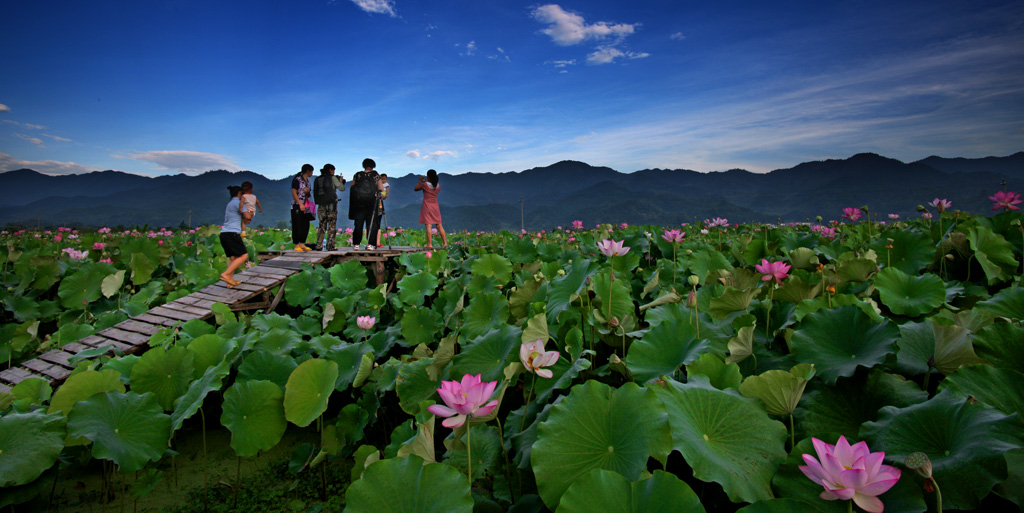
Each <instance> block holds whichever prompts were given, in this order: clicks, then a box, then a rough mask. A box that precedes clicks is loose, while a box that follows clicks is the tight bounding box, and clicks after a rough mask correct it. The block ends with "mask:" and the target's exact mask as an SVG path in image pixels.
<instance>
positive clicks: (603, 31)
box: [531, 4, 650, 64]
mask: <svg viewBox="0 0 1024 513" xmlns="http://www.w3.org/2000/svg"><path fill="white" fill-rule="evenodd" d="M531 14H532V16H533V18H534V19H535V20H537V21H539V22H541V23H545V24H548V25H549V26H548V28H546V29H544V30H541V32H542V33H544V34H547V35H548V36H550V37H551V40H552V41H553V42H554V43H555V44H557V45H559V46H573V45H578V44H581V43H597V44H598V46H597V47H596V48H595V50H594V51H593V52H591V53H590V54H589V55H588V56H587V64H610V63H612V62H615V60H616V59H618V58H620V57H625V58H629V59H642V58H644V57H648V56H649V55H650V54H648V53H646V52H630V51H623V50H620V49H619V48H617V47H618V45H619V44H621V43H622V42H623V40H624V39H625V38H626V37H627V36H629V35H631V34H633V33H634V32H635V31H636V28H637V27H638V26H639V24H635V23H611V22H606V21H599V22H596V23H587V22H586V20H584V19H583V16H580V15H579V14H576V13H574V12H568V11H566V10H565V9H562V7H561V6H559V5H556V4H548V5H542V6H540V7H538V8H536V9H534V10H533V12H532V13H531Z"/></svg>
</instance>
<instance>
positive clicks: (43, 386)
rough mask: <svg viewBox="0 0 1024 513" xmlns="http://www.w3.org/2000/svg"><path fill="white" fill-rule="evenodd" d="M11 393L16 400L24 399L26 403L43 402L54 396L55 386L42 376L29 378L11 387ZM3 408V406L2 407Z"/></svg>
mask: <svg viewBox="0 0 1024 513" xmlns="http://www.w3.org/2000/svg"><path fill="white" fill-rule="evenodd" d="M10 394H11V395H12V396H13V397H14V400H15V401H24V402H25V403H26V404H29V405H32V404H43V403H45V402H46V401H49V400H50V397H52V396H53V387H51V386H50V382H49V381H47V380H45V379H42V378H28V379H26V380H24V381H22V382H21V383H18V384H17V385H14V387H13V388H11V392H10ZM0 409H2V408H0Z"/></svg>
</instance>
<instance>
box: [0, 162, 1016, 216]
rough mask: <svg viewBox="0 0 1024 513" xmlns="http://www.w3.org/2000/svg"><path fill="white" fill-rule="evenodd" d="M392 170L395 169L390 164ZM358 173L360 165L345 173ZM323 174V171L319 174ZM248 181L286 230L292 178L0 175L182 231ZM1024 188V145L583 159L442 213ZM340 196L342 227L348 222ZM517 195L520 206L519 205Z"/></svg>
mask: <svg viewBox="0 0 1024 513" xmlns="http://www.w3.org/2000/svg"><path fill="white" fill-rule="evenodd" d="M382 171H385V172H386V170H382ZM342 174H343V175H344V176H345V177H346V178H347V179H351V178H352V175H353V173H352V172H343V173H342ZM314 176H316V174H314ZM245 180H248V181H251V182H253V184H254V188H255V193H256V195H257V197H259V198H260V203H261V204H262V206H263V213H261V214H257V216H256V219H255V223H256V224H257V225H260V224H261V225H264V226H277V225H282V226H287V224H288V220H289V215H288V210H289V208H290V202H291V195H290V192H289V188H290V183H291V177H287V178H283V179H278V180H271V179H268V178H266V177H264V176H262V175H260V174H258V173H255V172H251V171H241V172H237V173H231V172H228V171H223V170H220V171H209V172H206V173H203V174H200V175H195V176H189V175H184V174H178V175H166V176H159V177H145V176H139V175H134V174H129V173H123V172H119V171H98V172H93V173H87V174H81V175H62V176H48V175H43V174H40V173H37V172H35V171H31V170H27V169H21V170H16V171H9V172H5V173H0V225H7V226H10V227H16V226H30V227H35V226H37V225H38V226H50V227H52V226H57V225H80V226H92V227H97V226H118V225H122V226H131V225H146V224H148V225H150V226H153V227H156V226H170V227H177V226H180V225H182V224H186V225H187V224H191V225H193V226H196V225H200V224H211V223H212V224H217V223H220V222H221V221H222V220H223V213H224V206H225V204H226V202H227V200H228V196H227V189H226V188H227V186H228V185H237V184H239V183H241V182H242V181H245ZM1003 180H1005V181H1006V183H1007V187H1008V189H1009V190H1017V191H1018V192H1024V152H1018V153H1015V154H1013V155H1009V156H1006V157H985V158H980V159H963V158H942V157H928V158H926V159H923V160H920V161H917V162H911V163H903V162H901V161H899V160H895V159H891V158H886V157H883V156H880V155H876V154H872V153H862V154H857V155H854V156H852V157H850V158H848V159H842V160H825V161H814V162H805V163H802V164H799V165H797V166H794V167H792V168H788V169H779V170H775V171H772V172H769V173H764V174H758V173H750V172H748V171H744V170H739V169H737V170H729V171H725V172H712V173H700V172H696V171H691V170H666V169H644V170H640V171H636V172H632V173H621V172H618V171H615V170H613V169H610V168H607V167H595V166H590V165H588V164H585V163H583V162H577V161H562V162H558V163H555V164H552V165H551V166H546V167H538V168H532V169H528V170H525V171H519V172H506V173H497V174H490V173H466V174H462V175H454V176H452V175H446V174H443V173H442V174H441V195H440V200H441V210H442V214H443V215H444V218H445V227H446V228H447V229H448V230H461V229H468V230H497V229H518V228H519V227H521V226H523V225H524V224H525V226H526V228H527V229H530V230H540V229H550V228H553V227H555V226H559V225H561V226H568V225H569V224H570V223H571V222H572V221H573V220H574V219H580V220H582V221H583V222H584V223H585V225H587V226H592V225H593V224H595V223H618V222H627V223H630V224H642V223H651V224H662V225H676V224H679V223H682V222H692V221H694V220H695V219H705V218H709V217H716V216H718V217H727V218H729V219H730V220H731V221H736V222H743V221H776V220H779V219H781V220H783V221H802V220H806V219H812V218H814V217H815V216H817V215H821V216H823V217H824V218H826V219H834V218H838V217H839V215H840V210H841V209H842V207H846V206H858V207H859V206H862V205H867V206H868V207H870V209H871V210H872V211H873V212H876V213H878V214H880V215H881V216H883V218H884V216H885V214H888V213H898V214H901V215H903V216H904V217H907V216H915V215H916V212H915V211H914V209H915V207H916V206H917V205H918V204H925V203H927V202H928V201H930V200H931V199H932V198H934V197H943V198H949V199H950V200H952V201H953V204H954V208H958V209H961V210H966V211H971V212H975V213H988V212H989V211H990V205H991V202H990V201H989V200H988V199H987V196H988V195H990V194H992V193H993V192H994V191H996V190H999V189H1000V188H1001V183H1002V181H1003ZM416 181H417V177H416V175H406V176H402V177H396V176H391V177H390V183H391V191H392V192H391V196H390V198H389V199H388V200H387V210H388V218H387V222H388V224H389V225H391V226H404V227H415V226H417V221H418V215H419V203H420V200H421V197H422V196H421V194H420V193H419V192H415V191H413V190H412V189H413V186H414V185H415V183H416ZM347 194H348V192H347V191H346V192H344V193H342V197H343V198H344V199H343V201H342V203H341V205H340V209H341V213H340V214H341V215H340V216H339V217H341V218H342V219H340V220H339V225H340V226H347V225H350V222H349V221H347V217H348V216H347V214H348V197H347ZM520 200H522V208H523V210H522V211H520Z"/></svg>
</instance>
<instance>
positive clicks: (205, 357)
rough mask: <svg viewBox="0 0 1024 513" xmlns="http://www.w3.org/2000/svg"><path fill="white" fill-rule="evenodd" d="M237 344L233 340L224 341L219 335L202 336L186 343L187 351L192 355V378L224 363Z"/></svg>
mask: <svg viewBox="0 0 1024 513" xmlns="http://www.w3.org/2000/svg"><path fill="white" fill-rule="evenodd" d="M236 347H238V344H236V343H235V341H234V340H224V339H223V338H221V337H220V336H219V335H202V336H200V337H199V338H196V339H194V340H192V341H191V342H189V343H188V351H189V352H190V353H192V355H193V359H192V365H193V366H194V368H195V371H194V372H193V375H192V378H193V379H195V378H198V377H200V376H202V375H203V373H205V372H206V369H208V368H210V367H215V366H216V365H217V364H219V363H220V362H222V361H224V359H225V358H227V357H228V355H230V354H231V353H232V352H234V351H235V348H236Z"/></svg>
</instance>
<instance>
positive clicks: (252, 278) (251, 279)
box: [235, 273, 283, 287]
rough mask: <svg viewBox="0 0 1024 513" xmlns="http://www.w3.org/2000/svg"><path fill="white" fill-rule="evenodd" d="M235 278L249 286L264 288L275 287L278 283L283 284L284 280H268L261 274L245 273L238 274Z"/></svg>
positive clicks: (275, 278)
mask: <svg viewBox="0 0 1024 513" xmlns="http://www.w3.org/2000/svg"><path fill="white" fill-rule="evenodd" d="M235 278H236V279H238V280H239V281H241V282H242V283H245V284H247V285H261V286H263V287H274V286H276V285H277V284H278V283H281V280H282V279H283V278H278V277H273V278H267V277H265V276H262V275H259V274H245V273H238V274H236V275H235Z"/></svg>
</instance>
